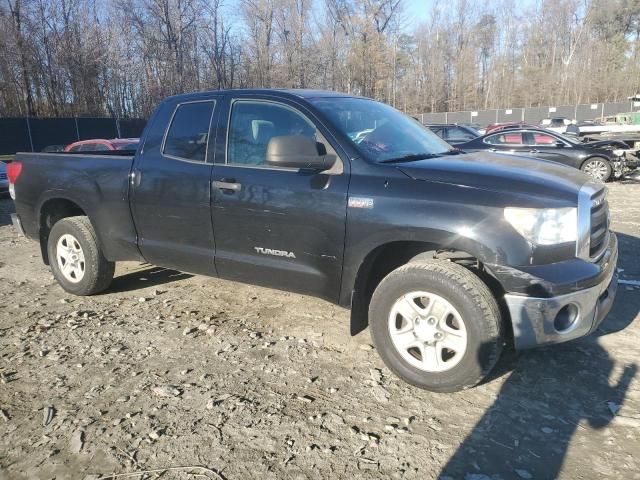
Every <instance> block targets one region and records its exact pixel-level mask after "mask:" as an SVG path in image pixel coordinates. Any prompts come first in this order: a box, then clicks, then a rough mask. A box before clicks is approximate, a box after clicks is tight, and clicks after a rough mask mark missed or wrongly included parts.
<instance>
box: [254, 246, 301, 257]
mask: <svg viewBox="0 0 640 480" xmlns="http://www.w3.org/2000/svg"><path fill="white" fill-rule="evenodd" d="M253 248H254V249H255V251H256V252H258V253H261V254H263V255H274V256H276V257H287V258H296V255H295V254H294V253H293V252H287V251H286V250H273V249H272V248H264V247H253Z"/></svg>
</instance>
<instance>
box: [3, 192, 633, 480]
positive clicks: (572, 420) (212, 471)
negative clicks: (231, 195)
mask: <svg viewBox="0 0 640 480" xmlns="http://www.w3.org/2000/svg"><path fill="white" fill-rule="evenodd" d="M639 199H640V185H639V184H621V183H617V184H611V185H610V203H611V206H612V210H613V228H614V229H615V230H616V231H617V232H618V233H619V238H620V250H621V259H620V263H619V267H620V268H621V269H623V271H621V277H622V279H623V280H640V256H639V252H640V206H638V200H639ZM11 210H12V203H11V201H10V200H2V201H0V360H1V364H0V380H1V383H0V409H1V412H0V478H1V479H4V478H11V479H51V478H57V479H62V478H78V479H97V478H111V477H110V475H111V474H123V473H126V472H131V473H133V472H141V471H145V470H156V469H165V470H164V471H163V472H157V473H149V474H148V475H147V476H146V477H145V476H135V477H134V476H130V477H124V476H123V477H116V478H163V479H174V478H181V479H182V478H185V479H187V478H188V479H193V478H218V479H220V478H226V479H245V478H261V479H266V478H295V479H304V478H345V479H346V478H382V477H384V478H387V477H391V478H453V479H458V478H459V479H464V480H482V479H489V478H491V479H509V478H516V479H519V478H522V479H528V478H540V479H546V478H556V477H559V478H565V479H593V478H616V479H619V478H625V479H640V413H639V412H640V380H639V379H638V372H637V369H638V368H637V366H636V365H637V363H638V362H639V360H640V355H639V353H638V344H639V343H640V325H639V322H637V321H636V322H634V320H637V318H638V312H639V310H640V288H638V287H635V286H632V285H629V284H623V285H621V286H620V288H619V294H618V298H617V299H616V303H615V306H614V309H613V311H612V313H611V314H610V315H609V317H608V319H607V320H606V321H605V323H603V325H602V327H601V328H600V329H599V331H598V332H597V334H596V335H594V336H591V337H588V338H585V339H581V340H578V341H575V342H571V343H568V344H564V345H558V346H555V347H550V348H545V349H539V350H535V351H528V352H525V353H522V354H519V355H515V354H508V355H506V356H505V358H503V359H502V361H501V363H500V364H499V367H498V368H497V370H496V372H495V373H494V374H493V376H492V378H491V379H489V381H488V382H486V383H485V384H483V385H481V386H479V387H476V388H474V389H472V390H469V391H466V392H462V393H457V394H446V395H445V394H432V393H429V392H425V391H421V390H418V389H415V388H413V387H410V386H408V385H406V384H404V383H403V382H402V381H399V380H398V379H396V378H395V377H393V376H392V375H391V374H390V372H389V371H388V370H387V369H386V368H384V367H383V365H382V362H381V361H380V360H379V358H378V357H377V355H376V352H375V351H374V350H373V348H372V347H371V345H370V338H369V333H368V332H366V331H365V332H363V333H361V334H360V335H358V336H356V337H350V336H349V335H348V328H349V327H348V323H349V321H348V312H347V311H346V310H343V309H341V308H338V307H335V306H333V305H330V304H328V303H326V302H323V301H321V300H317V299H314V298H308V297H303V296H297V295H294V294H289V293H285V292H279V291H274V290H269V289H265V288H259V287H253V286H246V285H240V284H236V283H232V282H226V281H222V280H216V279H209V278H205V277H201V276H192V275H188V274H183V273H179V272H175V271H169V270H164V269H160V268H155V267H151V266H149V265H146V264H138V263H126V264H119V265H118V268H117V272H116V275H117V278H116V279H115V280H114V283H113V285H112V287H111V289H110V290H109V291H108V292H106V293H105V294H102V295H98V296H95V297H85V298H80V297H73V296H71V295H68V294H66V293H65V292H64V291H63V290H62V289H61V288H60V287H59V286H58V285H57V284H56V283H55V282H54V280H53V277H52V276H51V273H50V272H49V270H48V268H46V267H45V266H44V265H43V264H42V262H41V260H40V255H39V248H38V246H37V244H36V243H34V242H31V241H28V240H26V239H24V238H22V237H19V236H18V235H17V234H16V233H15V232H14V230H13V228H12V227H11V225H10V220H9V215H8V213H9V212H10V211H11ZM193 466H200V467H206V468H193ZM168 467H176V468H174V469H173V470H166V469H167V468H168ZM177 467H181V468H177ZM182 467H184V468H182ZM107 475H109V477H107ZM197 475H200V476H199V477H198V476H197Z"/></svg>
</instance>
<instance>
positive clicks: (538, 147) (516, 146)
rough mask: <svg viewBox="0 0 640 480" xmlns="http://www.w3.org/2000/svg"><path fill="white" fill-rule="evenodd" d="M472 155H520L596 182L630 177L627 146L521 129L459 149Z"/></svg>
mask: <svg viewBox="0 0 640 480" xmlns="http://www.w3.org/2000/svg"><path fill="white" fill-rule="evenodd" d="M456 146H457V147H458V148H459V149H461V150H464V151H467V152H472V151H483V150H489V151H492V152H500V153H505V154H509V155H521V156H523V157H534V158H540V159H544V160H551V161H554V162H558V163H562V164H564V165H569V166H571V167H574V168H579V169H580V170H582V171H583V172H585V173H586V174H588V175H590V176H591V177H593V178H594V179H596V180H600V181H603V182H605V181H607V180H609V179H610V178H612V177H613V178H619V177H621V176H622V175H623V174H625V173H627V171H628V166H627V163H626V159H625V156H624V150H625V148H624V147H625V145H624V144H622V143H616V142H614V143H612V142H610V141H604V142H593V143H582V142H580V141H578V140H576V139H574V138H570V137H567V136H566V135H561V134H559V133H555V132H551V131H549V130H544V129H541V128H520V129H510V130H503V131H498V132H495V131H494V132H493V133H490V134H488V135H484V136H482V137H479V138H476V139H474V140H471V141H470V142H467V143H463V144H459V145H456Z"/></svg>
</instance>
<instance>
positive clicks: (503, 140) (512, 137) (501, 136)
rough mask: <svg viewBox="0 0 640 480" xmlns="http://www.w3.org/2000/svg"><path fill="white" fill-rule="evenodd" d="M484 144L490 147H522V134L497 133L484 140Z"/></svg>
mask: <svg viewBox="0 0 640 480" xmlns="http://www.w3.org/2000/svg"><path fill="white" fill-rule="evenodd" d="M484 141H485V143H488V144H490V145H509V146H512V145H513V146H517V145H523V144H524V142H523V141H522V133H521V132H503V133H497V134H495V135H491V136H490V137H487V138H485V140H484Z"/></svg>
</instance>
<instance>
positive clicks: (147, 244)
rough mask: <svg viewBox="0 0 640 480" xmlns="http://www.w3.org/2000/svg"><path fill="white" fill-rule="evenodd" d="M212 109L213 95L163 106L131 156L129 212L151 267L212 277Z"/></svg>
mask: <svg viewBox="0 0 640 480" xmlns="http://www.w3.org/2000/svg"><path fill="white" fill-rule="evenodd" d="M217 104H218V98H217V97H216V96H215V95H211V96H207V97H202V96H200V95H199V96H198V97H197V100H192V101H179V100H175V101H170V102H167V103H166V104H165V105H163V106H162V107H161V108H160V110H159V111H158V113H157V114H156V115H155V116H154V119H153V124H152V125H150V128H151V131H150V132H149V133H148V136H147V138H146V139H145V142H144V145H143V147H142V149H141V151H140V153H139V154H138V156H137V157H136V161H135V164H134V169H133V172H132V179H131V186H132V192H133V194H132V195H131V211H132V212H133V218H134V222H135V226H136V230H137V233H138V245H139V248H140V252H141V253H142V255H143V256H144V258H145V259H146V260H147V261H148V262H150V263H153V264H155V265H161V266H164V267H169V268H175V269H177V270H182V271H187V272H193V273H202V274H206V275H214V274H215V265H214V260H213V257H214V242H213V229H212V225H211V210H210V203H211V189H210V187H209V185H210V184H209V182H210V176H211V169H212V158H213V145H214V142H215V139H214V138H212V137H213V136H215V135H211V134H210V131H211V124H212V122H213V119H214V116H215V114H216V112H217V110H216V106H217ZM213 131H214V132H215V129H214V130H213Z"/></svg>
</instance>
